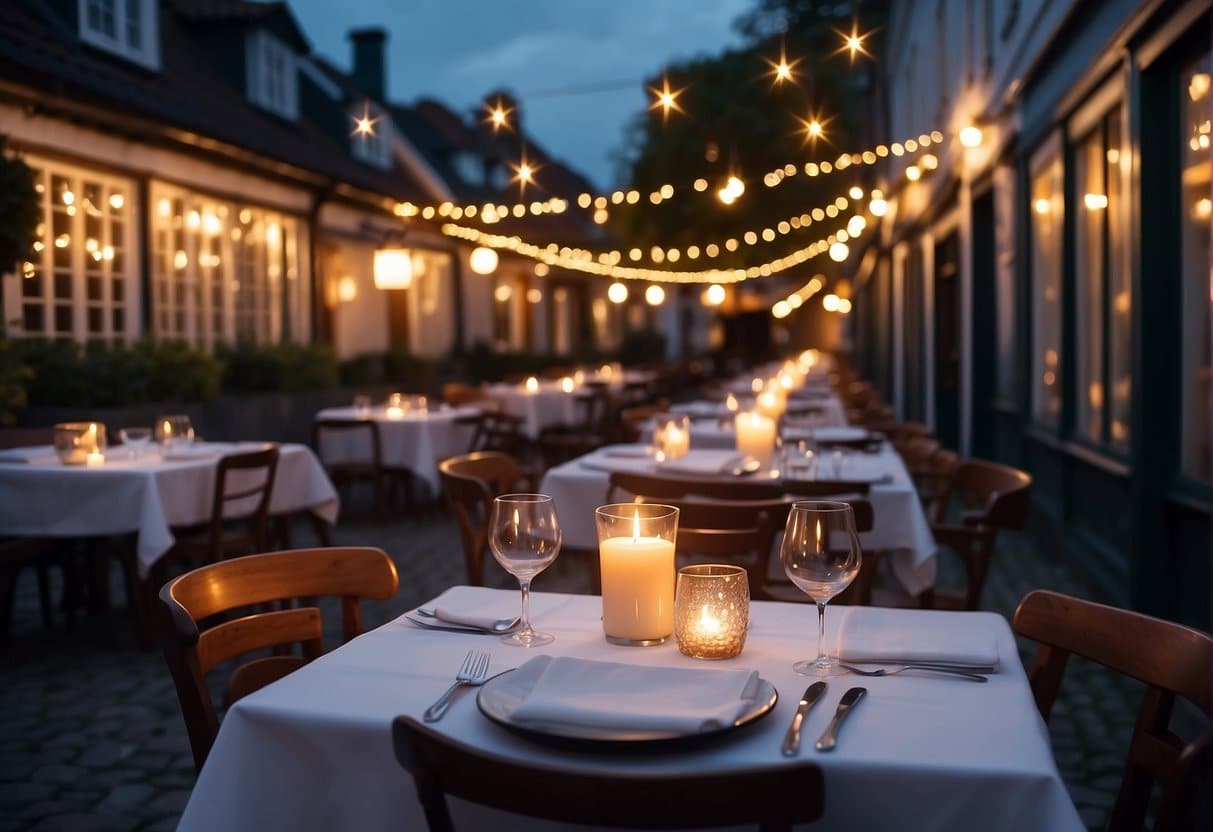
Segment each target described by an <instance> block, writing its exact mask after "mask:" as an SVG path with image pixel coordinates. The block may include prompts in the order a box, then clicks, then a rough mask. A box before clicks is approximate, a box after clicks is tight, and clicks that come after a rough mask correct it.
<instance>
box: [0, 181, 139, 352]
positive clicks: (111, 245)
mask: <svg viewBox="0 0 1213 832" xmlns="http://www.w3.org/2000/svg"><path fill="white" fill-rule="evenodd" d="M29 162H30V166H31V167H32V168H33V169H34V175H35V180H34V181H35V188H36V189H37V192H38V195H39V197H40V199H41V206H42V219H41V221H40V222H39V223H38V227H37V239H36V241H35V242H34V252H33V259H32V260H30V261H27V262H25V263H23V264H22V266H21V268H20V269H19V270H18V274H17V275H14V276H12V277H11V278H9V279H8V280H10V281H12V282H7V281H6V286H5V299H4V300H5V304H4V305H5V308H6V309H13V310H20V311H19V316H14V317H16V321H15V322H14V323H15V324H16V329H17V331H18V332H20V333H21V334H24V335H26V336H33V337H46V338H72V339H75V340H78V341H85V340H90V341H108V342H122V341H127V340H130V339H131V338H133V337H134V336H135V334H136V330H137V325H138V320H139V315H138V308H137V304H138V294H139V293H138V285H137V283H136V277H135V274H136V270H135V263H134V262H133V260H134V258H133V257H132V256H131V252H132V251H133V250H134V242H135V241H134V238H133V235H134V231H135V229H134V228H133V224H132V223H131V222H130V218H131V217H132V216H133V215H134V213H133V212H134V206H133V205H132V204H131V202H132V200H131V192H132V188H131V184H130V183H129V182H127V181H125V180H121V179H112V178H110V177H106V176H97V175H94V174H93V173H91V172H88V171H79V170H73V169H70V168H66V167H63V166H61V165H58V164H55V165H50V164H46V163H43V162H41V161H38V160H34V159H30V160H29Z"/></svg>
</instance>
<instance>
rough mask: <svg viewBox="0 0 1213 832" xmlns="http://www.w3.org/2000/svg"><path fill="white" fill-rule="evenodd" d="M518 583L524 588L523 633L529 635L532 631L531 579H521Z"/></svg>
mask: <svg viewBox="0 0 1213 832" xmlns="http://www.w3.org/2000/svg"><path fill="white" fill-rule="evenodd" d="M518 583H519V585H520V586H521V587H522V632H524V633H529V632H530V631H531V579H530V578H519V579H518Z"/></svg>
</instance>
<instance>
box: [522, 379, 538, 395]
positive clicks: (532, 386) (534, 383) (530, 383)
mask: <svg viewBox="0 0 1213 832" xmlns="http://www.w3.org/2000/svg"><path fill="white" fill-rule="evenodd" d="M525 387H526V391H527V392H528V393H538V392H539V379H537V378H535V377H534V376H528V377H527V380H526V385H525Z"/></svg>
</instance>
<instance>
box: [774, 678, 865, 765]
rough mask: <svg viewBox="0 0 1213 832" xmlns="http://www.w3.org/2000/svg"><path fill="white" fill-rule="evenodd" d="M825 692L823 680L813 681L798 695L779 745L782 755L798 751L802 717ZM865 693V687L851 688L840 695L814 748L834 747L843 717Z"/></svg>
mask: <svg viewBox="0 0 1213 832" xmlns="http://www.w3.org/2000/svg"><path fill="white" fill-rule="evenodd" d="M825 692H826V683H825V682H814V683H813V684H811V685H809V686H808V688H806V689H805V692H804V696H802V697H800V704H799V705H797V706H796V713H795V714H794V715H793V716H792V724H791V725H790V726H788V732H787V733H786V734H784V737H783V745H782V746H780V751H782V752H783V756H785V757H795V756H796V755H797V754H799V753H800V728H801V726H802V725H803V724H804V718H805V717H806V716H807V715H808V713H809V711H810V710H812V708H813V706H814V705H815V704H817V700H819V699H821V697H822V696H824V695H825ZM867 693H868V689H867V688H851V689H850V690H848V691H847V692H846V693H844V694H843V695H842V699H841V700H840V701H839V702H838V708H837V709H836V710H835V711H834V718H833V719H831V720H830V724H829V725H827V726H826V729H825V732H824V733H822V735H821V737H820V738H819V739H818V740H817V742H816V743H815V744H814V746H813V747H814V748H816V749H817V750H818V751H832V750H833V749H834V746H835V745H837V742H838V729H839V728H840V727H842V721H843V719H845V718H846V715H847V714H849V713H850V712H851V709H852V708H854V707H855V705H856V704H857V703H858V702H859V700H860V699H863V698H864V696H866V695H867Z"/></svg>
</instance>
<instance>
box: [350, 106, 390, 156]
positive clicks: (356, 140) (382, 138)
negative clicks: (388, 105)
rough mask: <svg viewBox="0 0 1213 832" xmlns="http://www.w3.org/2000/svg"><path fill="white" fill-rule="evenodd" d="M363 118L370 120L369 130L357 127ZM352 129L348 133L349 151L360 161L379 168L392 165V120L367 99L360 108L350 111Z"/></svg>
mask: <svg viewBox="0 0 1213 832" xmlns="http://www.w3.org/2000/svg"><path fill="white" fill-rule="evenodd" d="M363 120H369V121H370V122H371V129H370V130H369V131H366V130H360V129H358V127H359V125H360V124H362V123H363ZM350 121H351V122H352V123H353V124H354V130H353V131H352V133H351V134H350V152H351V153H352V154H353V156H354V158H355V159H357V160H359V161H360V162H366V163H367V164H368V165H370V166H371V167H375V168H378V169H379V170H389V169H390V168H391V167H392V121H391V119H390V118H387V117H386V116H384V114H383V111H382V110H381V109H380V108H379V107H377V106H375V105H374V104H372V103H371V102H369V101H367V102H364V103H363V106H362V109H360V110H358V111H357V112H353V113H350Z"/></svg>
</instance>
